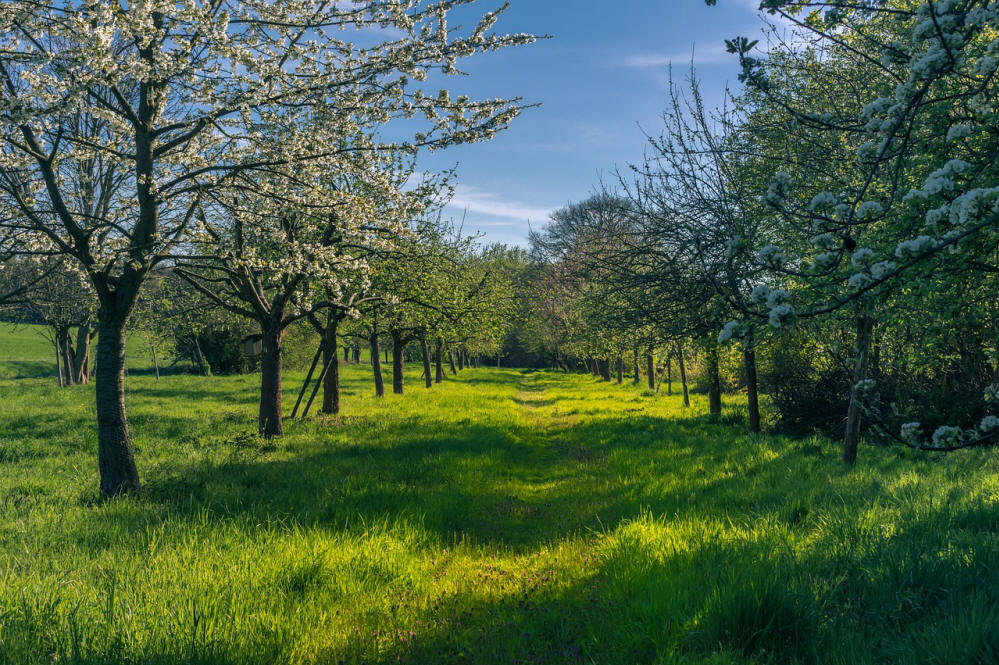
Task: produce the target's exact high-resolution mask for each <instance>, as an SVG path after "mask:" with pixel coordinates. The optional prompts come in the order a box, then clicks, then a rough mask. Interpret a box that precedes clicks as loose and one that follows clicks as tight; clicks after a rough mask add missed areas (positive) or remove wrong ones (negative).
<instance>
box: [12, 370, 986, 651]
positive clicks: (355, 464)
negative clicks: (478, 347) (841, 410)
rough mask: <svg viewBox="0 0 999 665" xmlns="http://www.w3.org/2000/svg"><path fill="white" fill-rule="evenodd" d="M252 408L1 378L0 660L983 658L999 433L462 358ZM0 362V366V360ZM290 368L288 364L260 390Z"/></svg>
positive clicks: (174, 383) (239, 383) (228, 400)
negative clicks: (853, 459) (919, 428)
mask: <svg viewBox="0 0 999 665" xmlns="http://www.w3.org/2000/svg"><path fill="white" fill-rule="evenodd" d="M369 372H370V370H369V368H368V367H367V366H361V367H347V368H346V369H345V371H344V376H345V379H344V393H345V394H344V400H343V402H344V413H343V414H342V415H340V416H337V417H315V418H312V417H310V419H309V420H308V421H306V422H297V421H296V422H289V424H288V427H287V431H288V435H287V436H286V437H284V438H283V439H280V440H272V441H268V440H263V439H259V438H258V437H257V436H256V435H255V434H254V433H253V426H254V422H255V420H254V414H255V405H256V399H257V393H256V387H257V386H256V381H257V379H256V377H215V378H202V377H192V376H168V377H164V378H162V379H161V380H159V381H156V380H154V379H153V378H152V377H150V376H146V375H141V376H132V377H130V378H129V381H128V392H127V395H126V399H127V402H128V408H129V413H130V415H131V422H132V429H133V433H134V438H135V444H136V456H137V460H138V463H139V467H140V473H141V475H142V479H143V482H144V489H143V492H142V494H141V496H139V497H137V498H129V499H123V500H117V501H112V502H103V501H101V500H99V497H98V492H97V472H96V459H95V447H96V441H95V435H94V428H93V405H92V392H91V388H90V387H87V386H82V387H76V388H73V389H66V390H59V389H58V388H56V387H55V386H54V385H52V383H53V382H52V381H51V380H50V379H44V380H42V379H20V380H9V379H8V380H0V404H2V405H3V411H2V413H0V662H4V663H18V664H21V663H25V664H27V663H53V662H59V663H88V664H89V663H138V664H143V665H145V664H154V663H163V664H166V663H198V664H226V665H228V664H232V665H235V664H237V663H238V664H244V663H251V664H255V663H259V664H268V665H269V664H271V663H289V664H291V663H296V664H297V663H339V662H345V663H398V662H403V663H421V664H422V663H622V664H624V663H744V662H753V663H795V662H799V663H813V662H821V663H871V664H874V663H990V662H996V661H997V659H999V603H997V600H999V599H997V596H999V538H997V520H996V517H997V501H999V462H997V460H996V459H995V458H994V457H993V456H992V455H991V454H990V453H988V452H986V451H971V452H965V453H961V454H956V455H951V456H947V457H934V456H931V455H922V454H911V453H908V452H904V451H897V450H889V449H874V448H865V449H864V450H863V451H862V456H861V461H860V462H859V464H858V465H857V466H856V467H855V468H847V467H844V466H843V465H842V464H841V463H840V462H839V458H838V451H837V449H836V446H835V445H834V444H831V443H828V442H825V441H822V440H820V439H812V440H805V441H801V440H790V439H785V438H781V437H773V436H758V437H752V436H748V435H745V434H744V433H743V432H744V426H743V423H742V416H741V413H740V410H739V405H738V403H737V402H738V399H737V398H732V397H730V398H728V402H730V403H731V406H729V407H728V408H727V409H726V411H725V413H724V414H723V416H722V418H721V419H719V420H717V421H712V420H711V419H709V418H708V417H707V416H706V410H707V409H706V404H705V403H703V401H702V400H701V398H700V397H699V396H694V405H693V407H692V408H690V409H683V408H682V406H681V404H680V398H679V397H669V398H667V397H663V396H654V395H650V394H648V393H646V392H644V391H641V390H640V389H638V388H634V387H632V386H631V385H625V386H616V385H608V384H603V383H600V382H598V381H596V380H594V379H593V378H592V377H590V376H565V375H559V374H553V373H546V372H521V371H517V370H509V369H503V370H496V369H479V370H466V371H464V372H462V373H461V374H460V375H459V376H458V377H449V378H448V381H447V382H446V383H444V384H443V385H436V386H434V387H433V388H432V389H430V390H427V389H424V388H423V387H422V384H420V382H419V369H418V368H416V367H412V368H410V371H409V373H408V375H407V381H408V382H409V383H408V386H407V394H406V395H404V396H401V397H399V396H395V395H389V396H387V397H386V398H384V399H381V400H379V399H376V398H375V397H374V396H373V394H372V392H373V391H372V389H371V386H370V378H369ZM0 376H2V375H0ZM299 380H301V377H300V376H298V375H292V376H290V377H289V378H288V380H287V381H286V390H287V392H286V395H285V399H286V404H290V403H291V402H292V400H293V399H294V394H293V393H294V392H295V390H296V388H297V387H298V386H297V385H296V383H297V381H299Z"/></svg>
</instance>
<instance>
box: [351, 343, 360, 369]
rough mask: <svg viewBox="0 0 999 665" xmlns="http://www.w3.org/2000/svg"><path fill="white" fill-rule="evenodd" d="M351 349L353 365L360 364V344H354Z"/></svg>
mask: <svg viewBox="0 0 999 665" xmlns="http://www.w3.org/2000/svg"><path fill="white" fill-rule="evenodd" d="M353 351H354V364H355V365H360V364H361V345H360V344H354V348H353Z"/></svg>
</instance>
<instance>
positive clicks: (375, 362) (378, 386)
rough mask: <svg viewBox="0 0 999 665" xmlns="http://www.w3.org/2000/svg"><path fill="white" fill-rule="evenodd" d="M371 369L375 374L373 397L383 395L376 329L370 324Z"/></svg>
mask: <svg viewBox="0 0 999 665" xmlns="http://www.w3.org/2000/svg"><path fill="white" fill-rule="evenodd" d="M368 344H370V345H371V371H372V372H373V373H374V375H375V397H385V380H384V379H383V378H382V363H381V351H380V350H379V348H378V329H377V328H375V327H374V326H372V329H371V337H369V338H368Z"/></svg>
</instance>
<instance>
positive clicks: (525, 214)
mask: <svg viewBox="0 0 999 665" xmlns="http://www.w3.org/2000/svg"><path fill="white" fill-rule="evenodd" d="M449 205H451V206H452V207H454V208H457V209H458V210H460V211H464V210H467V211H468V212H470V213H475V214H479V215H487V216H489V217H498V218H501V219H506V220H514V221H518V222H529V221H530V222H540V221H544V220H546V219H548V215H549V214H550V213H551V211H552V210H553V208H546V207H543V206H538V205H531V204H528V203H523V202H521V201H515V200H511V199H508V198H505V197H502V196H500V195H498V194H496V193H494V192H489V191H486V190H484V189H480V188H478V187H473V186H471V185H457V186H456V187H455V190H454V198H452V199H451V202H450V204H449Z"/></svg>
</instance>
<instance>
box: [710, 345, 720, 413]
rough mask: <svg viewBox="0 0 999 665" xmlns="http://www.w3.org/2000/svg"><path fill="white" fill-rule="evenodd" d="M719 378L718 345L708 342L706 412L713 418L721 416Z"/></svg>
mask: <svg viewBox="0 0 999 665" xmlns="http://www.w3.org/2000/svg"><path fill="white" fill-rule="evenodd" d="M721 411H722V398H721V377H720V376H719V371H718V344H716V343H715V341H714V340H708V412H709V413H710V414H711V415H712V416H713V417H715V418H717V417H718V416H720V415H721Z"/></svg>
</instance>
